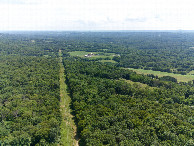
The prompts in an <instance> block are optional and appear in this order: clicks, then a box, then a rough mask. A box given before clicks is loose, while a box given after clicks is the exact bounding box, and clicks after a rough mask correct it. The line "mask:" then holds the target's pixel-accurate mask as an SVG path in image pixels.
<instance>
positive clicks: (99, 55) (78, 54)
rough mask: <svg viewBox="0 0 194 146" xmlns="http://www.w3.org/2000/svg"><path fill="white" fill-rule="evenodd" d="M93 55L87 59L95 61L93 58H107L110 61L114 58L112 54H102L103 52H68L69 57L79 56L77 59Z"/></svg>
mask: <svg viewBox="0 0 194 146" xmlns="http://www.w3.org/2000/svg"><path fill="white" fill-rule="evenodd" d="M90 53H93V54H95V55H94V56H91V57H87V58H89V59H95V58H107V57H108V58H109V59H110V60H112V58H113V57H114V55H115V54H114V53H104V52H85V51H73V52H69V54H70V55H71V56H79V57H84V56H85V55H87V54H90Z"/></svg>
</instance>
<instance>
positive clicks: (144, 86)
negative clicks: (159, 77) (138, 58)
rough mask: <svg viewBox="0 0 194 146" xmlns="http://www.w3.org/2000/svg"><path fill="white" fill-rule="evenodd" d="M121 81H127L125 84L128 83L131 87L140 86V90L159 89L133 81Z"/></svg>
mask: <svg viewBox="0 0 194 146" xmlns="http://www.w3.org/2000/svg"><path fill="white" fill-rule="evenodd" d="M121 80H123V81H125V82H127V83H129V84H131V85H134V84H136V86H138V87H139V88H143V89H145V88H146V87H147V88H149V89H154V88H157V87H150V86H149V85H147V84H143V83H140V82H133V81H131V80H126V79H121Z"/></svg>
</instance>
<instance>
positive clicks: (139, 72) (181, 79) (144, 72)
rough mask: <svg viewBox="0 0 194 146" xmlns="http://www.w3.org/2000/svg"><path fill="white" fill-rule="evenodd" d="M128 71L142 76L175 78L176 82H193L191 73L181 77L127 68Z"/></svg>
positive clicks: (179, 75) (193, 77)
mask: <svg viewBox="0 0 194 146" xmlns="http://www.w3.org/2000/svg"><path fill="white" fill-rule="evenodd" d="M129 70H133V71H135V72H136V73H138V74H144V75H147V74H153V75H157V76H158V77H163V76H171V77H174V78H176V79H177V81H178V82H188V81H192V80H194V75H191V72H190V73H189V74H187V75H181V74H173V73H167V72H161V71H153V70H144V69H134V68H129Z"/></svg>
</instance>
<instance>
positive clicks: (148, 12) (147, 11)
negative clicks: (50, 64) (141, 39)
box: [0, 0, 194, 30]
mask: <svg viewBox="0 0 194 146" xmlns="http://www.w3.org/2000/svg"><path fill="white" fill-rule="evenodd" d="M177 29H184V30H194V0H0V30H177Z"/></svg>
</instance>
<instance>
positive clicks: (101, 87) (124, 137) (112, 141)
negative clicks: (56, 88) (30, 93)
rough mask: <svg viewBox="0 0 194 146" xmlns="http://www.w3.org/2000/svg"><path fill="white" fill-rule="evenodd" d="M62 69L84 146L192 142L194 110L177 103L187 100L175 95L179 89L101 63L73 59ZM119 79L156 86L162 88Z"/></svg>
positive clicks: (172, 85)
mask: <svg viewBox="0 0 194 146" xmlns="http://www.w3.org/2000/svg"><path fill="white" fill-rule="evenodd" d="M64 64H65V68H66V70H65V71H66V78H67V82H68V85H69V89H70V92H71V96H72V102H73V107H74V112H75V115H76V120H77V125H78V132H79V134H80V137H81V140H80V144H81V145H185V144H186V143H187V141H189V140H190V139H191V138H192V129H193V128H194V127H193V124H191V123H190V122H191V120H190V119H191V118H190V116H191V113H192V112H193V109H192V108H190V107H189V106H186V105H184V104H179V103H178V102H176V103H175V101H176V100H175V99H173V97H174V96H175V97H176V96H178V97H181V96H182V95H184V94H182V93H179V94H176V90H177V89H176V88H178V87H180V85H178V84H176V83H173V82H167V81H165V83H163V81H159V80H154V79H152V78H151V77H147V76H142V75H137V74H135V73H134V72H132V71H129V70H124V69H120V68H117V67H115V66H111V65H103V64H101V63H97V62H96V63H95V62H87V61H81V60H79V59H77V61H71V58H70V60H65V62H64ZM119 78H125V79H132V80H134V81H139V82H144V83H145V82H146V83H150V85H153V86H154V85H155V84H153V82H156V81H157V82H158V84H157V86H158V88H156V89H154V90H149V89H148V88H138V86H132V85H130V84H129V83H126V82H125V81H122V80H118V79H119ZM160 84H161V85H160ZM181 88H185V86H184V85H182V86H181V87H180V88H179V89H178V90H180V89H181ZM168 89H169V90H168ZM184 90H185V89H184ZM172 93H173V94H172ZM158 100H159V101H158ZM185 119H188V120H185Z"/></svg>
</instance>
